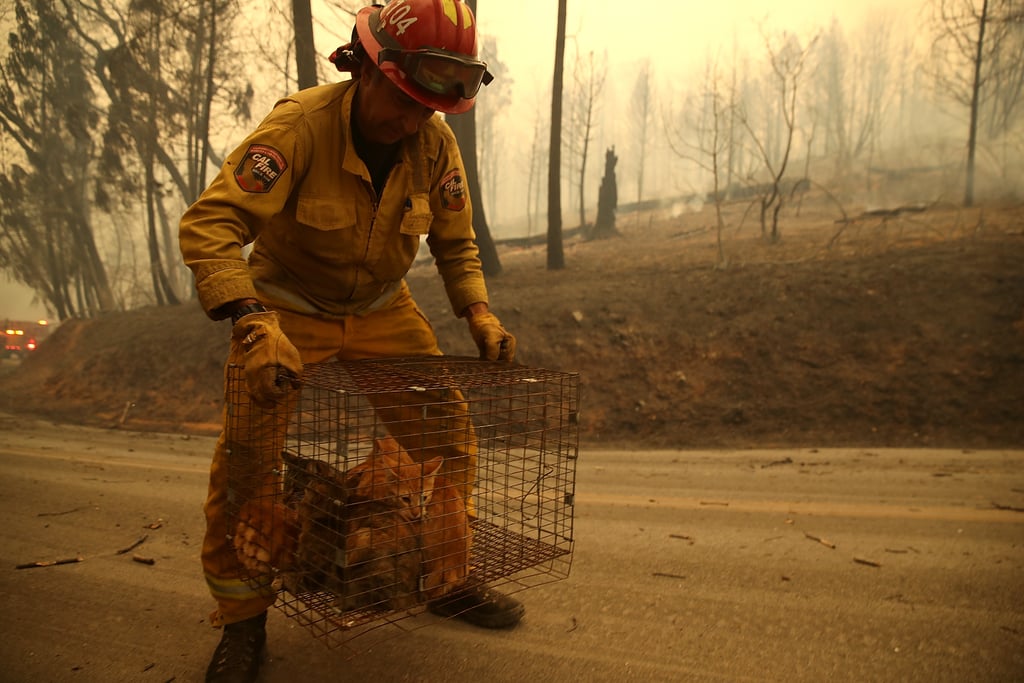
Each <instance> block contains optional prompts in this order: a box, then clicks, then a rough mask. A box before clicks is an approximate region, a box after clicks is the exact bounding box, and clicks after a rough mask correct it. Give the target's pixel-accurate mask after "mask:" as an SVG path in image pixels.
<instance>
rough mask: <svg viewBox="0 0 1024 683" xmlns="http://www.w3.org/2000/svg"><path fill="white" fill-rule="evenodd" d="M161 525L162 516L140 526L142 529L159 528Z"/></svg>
mask: <svg viewBox="0 0 1024 683" xmlns="http://www.w3.org/2000/svg"><path fill="white" fill-rule="evenodd" d="M163 525H164V520H163V518H162V517H158V518H157V520H156V521H155V522H150V523H149V524H143V525H142V528H143V529H159V528H160V527H162V526H163Z"/></svg>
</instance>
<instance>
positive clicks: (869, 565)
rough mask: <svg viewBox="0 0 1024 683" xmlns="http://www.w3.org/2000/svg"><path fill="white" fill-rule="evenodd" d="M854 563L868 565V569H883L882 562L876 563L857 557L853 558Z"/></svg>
mask: <svg viewBox="0 0 1024 683" xmlns="http://www.w3.org/2000/svg"><path fill="white" fill-rule="evenodd" d="M853 561H854V562H856V563H857V564H864V565H867V566H868V567H881V566H882V564H881V563H880V562H875V561H874V560H865V559H864V558H863V557H855V558H853Z"/></svg>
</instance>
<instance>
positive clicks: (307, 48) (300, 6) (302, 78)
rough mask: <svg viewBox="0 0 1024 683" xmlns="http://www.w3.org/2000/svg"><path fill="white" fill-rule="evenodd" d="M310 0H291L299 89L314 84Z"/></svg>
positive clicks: (314, 67) (313, 51) (314, 57)
mask: <svg viewBox="0 0 1024 683" xmlns="http://www.w3.org/2000/svg"><path fill="white" fill-rule="evenodd" d="M309 2H310V0H292V23H293V24H294V25H295V70H296V73H297V74H298V78H299V90H304V89H305V88H312V87H313V86H314V85H316V48H315V47H314V45H313V10H312V9H311V8H310V4H309Z"/></svg>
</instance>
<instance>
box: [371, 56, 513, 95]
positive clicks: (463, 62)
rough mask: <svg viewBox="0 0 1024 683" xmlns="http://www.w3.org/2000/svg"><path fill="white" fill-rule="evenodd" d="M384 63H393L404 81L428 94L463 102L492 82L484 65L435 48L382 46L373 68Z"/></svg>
mask: <svg viewBox="0 0 1024 683" xmlns="http://www.w3.org/2000/svg"><path fill="white" fill-rule="evenodd" d="M384 62H394V63H395V64H396V65H398V68H399V69H401V70H402V73H404V74H405V77H406V78H408V79H409V80H411V81H413V82H414V83H416V84H417V85H418V86H420V87H421V88H424V89H425V90H427V91H428V92H431V93H434V94H437V95H444V96H447V97H461V98H462V99H464V100H471V99H473V98H474V97H476V94H477V92H478V91H479V90H480V86H481V85H487V84H488V83H490V82H491V81H493V80H494V76H492V75H491V73H490V72H489V71H488V70H487V64H485V63H484V62H481V61H478V60H476V59H470V58H467V57H465V56H462V55H457V54H453V53H450V52H445V51H442V50H436V49H425V50H400V49H396V48H387V47H385V48H381V50H380V52H379V53H378V54H377V65H378V66H380V65H381V64H383V63H384Z"/></svg>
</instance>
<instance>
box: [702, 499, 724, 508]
mask: <svg viewBox="0 0 1024 683" xmlns="http://www.w3.org/2000/svg"><path fill="white" fill-rule="evenodd" d="M700 504H701V505H721V506H722V507H729V504H728V503H723V502H721V501H717V500H702V501H701V502H700Z"/></svg>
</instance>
